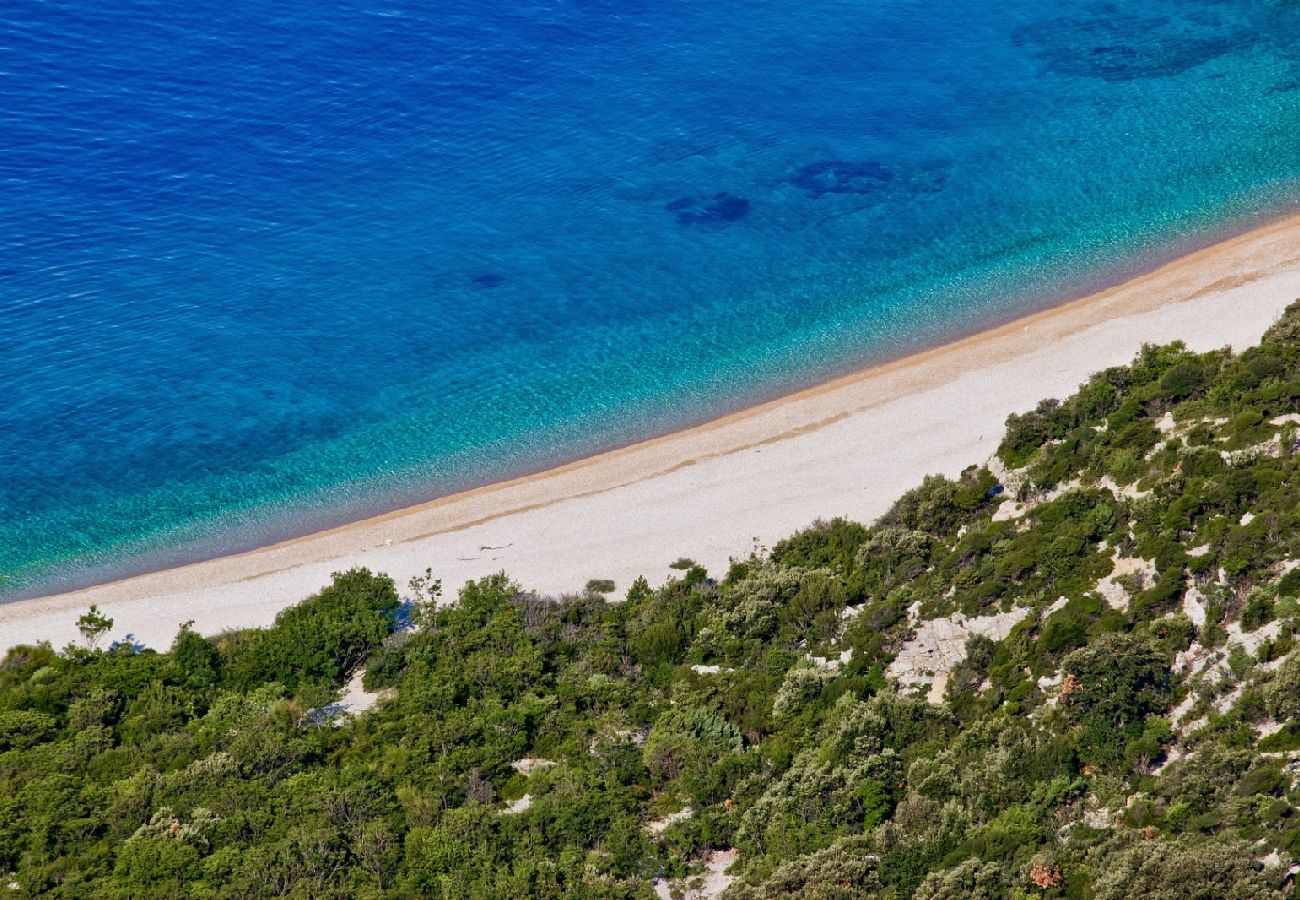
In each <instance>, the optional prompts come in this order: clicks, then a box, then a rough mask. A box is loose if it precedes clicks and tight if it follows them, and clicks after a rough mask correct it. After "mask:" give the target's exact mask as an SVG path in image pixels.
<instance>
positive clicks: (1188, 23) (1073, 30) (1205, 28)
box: [1013, 3, 1258, 82]
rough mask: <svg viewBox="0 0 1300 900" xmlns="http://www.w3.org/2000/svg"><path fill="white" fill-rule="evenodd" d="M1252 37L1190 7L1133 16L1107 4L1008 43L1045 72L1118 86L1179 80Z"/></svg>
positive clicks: (1215, 13)
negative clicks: (1023, 50) (1021, 48)
mask: <svg viewBox="0 0 1300 900" xmlns="http://www.w3.org/2000/svg"><path fill="white" fill-rule="evenodd" d="M1198 6H1201V8H1197V7H1198ZM1257 37H1258V36H1254V35H1250V34H1243V33H1241V29H1240V28H1237V27H1233V25H1232V24H1231V23H1230V22H1228V21H1225V19H1224V18H1223V13H1222V12H1221V11H1219V10H1215V9H1213V8H1211V7H1209V6H1204V5H1200V4H1196V3H1189V4H1187V5H1186V6H1185V7H1183V8H1180V10H1179V12H1178V14H1177V15H1173V16H1150V15H1147V16H1142V15H1136V14H1133V13H1129V12H1125V11H1123V10H1122V9H1120V8H1118V7H1115V6H1113V5H1111V4H1108V3H1107V4H1098V5H1097V6H1095V7H1094V8H1093V9H1092V11H1091V14H1090V15H1087V16H1082V17H1076V18H1064V19H1051V20H1048V21H1043V22H1036V23H1034V24H1032V25H1027V26H1025V27H1023V28H1020V29H1018V30H1017V31H1016V32H1015V34H1014V35H1013V40H1015V42H1016V43H1017V44H1020V45H1022V46H1025V47H1027V48H1028V49H1029V50H1030V51H1031V52H1032V53H1033V55H1034V56H1035V57H1036V58H1037V59H1038V61H1039V64H1040V65H1041V66H1042V68H1044V69H1045V70H1047V71H1049V72H1055V73H1057V74H1060V75H1073V76H1079V77H1087V78H1101V79H1104V80H1106V81H1117V82H1118V81H1137V80H1140V79H1147V78H1163V77H1166V76H1170V75H1180V74H1182V73H1183V72H1186V71H1189V70H1191V69H1194V68H1196V67H1197V66H1200V65H1202V64H1203V63H1207V62H1209V61H1210V60H1212V59H1215V58H1216V57H1218V56H1222V55H1223V54H1225V53H1228V52H1230V51H1232V50H1233V49H1236V48H1239V47H1241V46H1244V45H1247V44H1249V43H1250V42H1252V41H1253V40H1255V39H1257Z"/></svg>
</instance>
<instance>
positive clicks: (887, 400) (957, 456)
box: [0, 215, 1300, 651]
mask: <svg viewBox="0 0 1300 900" xmlns="http://www.w3.org/2000/svg"><path fill="white" fill-rule="evenodd" d="M1296 297H1300V215H1293V216H1290V217H1286V218H1283V219H1280V220H1276V221H1273V222H1271V223H1269V224H1267V225H1264V226H1261V227H1257V228H1254V229H1252V230H1249V231H1246V232H1244V233H1240V234H1237V235H1236V236H1234V237H1229V238H1228V239H1226V240H1223V241H1220V242H1218V243H1214V244H1211V245H1209V246H1206V247H1204V248H1202V249H1199V250H1196V251H1194V252H1192V253H1189V254H1187V255H1185V256H1181V257H1178V258H1176V259H1174V260H1172V261H1169V262H1166V263H1164V264H1162V265H1160V266H1158V267H1157V268H1155V269H1154V270H1152V271H1150V272H1147V273H1145V274H1141V275H1138V276H1136V277H1134V278H1131V279H1129V280H1126V281H1123V282H1122V283H1120V284H1117V285H1115V286H1112V287H1108V288H1106V289H1104V290H1101V291H1099V292H1096V293H1093V294H1090V295H1088V296H1085V297H1082V298H1079V299H1075V300H1070V301H1066V302H1063V303H1060V304H1057V305H1054V306H1051V307H1049V308H1047V309H1043V310H1039V311H1037V312H1034V313H1031V314H1029V315H1026V316H1023V317H1020V318H1016V319H1012V320H1010V321H1008V322H1005V323H1002V324H1000V325H997V326H995V327H992V328H989V329H986V330H983V331H979V332H976V333H974V334H971V335H968V336H965V337H962V338H959V339H957V340H954V341H952V342H950V343H946V344H943V345H940V346H938V347H934V348H930V349H927V350H923V351H920V352H918V353H915V354H912V355H908V356H904V357H901V358H899V359H896V360H893V361H890V362H885V363H882V364H879V365H875V366H871V367H868V368H865V369H862V370H859V371H856V372H853V373H850V374H847V375H841V376H839V377H837V378H833V379H831V380H829V381H826V382H824V383H822V384H818V385H815V386H812V387H808V388H804V389H802V390H798V391H795V392H793V393H790V394H787V395H784V396H781V397H778V398H775V399H772V400H768V401H766V402H763V403H759V404H756V405H754V406H750V407H747V408H745V409H742V410H739V411H737V412H733V413H730V414H727V415H724V416H721V417H719V418H717V419H713V420H710V421H708V422H705V423H702V424H699V425H695V426H692V427H688V428H685V429H682V430H679V431H675V432H670V433H668V434H665V435H661V436H659V437H654V438H650V439H648V440H645V441H640V442H637V443H633V444H629V445H626V446H623V447H618V448H615V449H612V450H608V451H605V452H603V453H599V454H596V455H594V456H589V457H585V458H582V459H578V460H575V461H572V462H569V463H565V464H563V465H560V466H557V467H555V468H552V469H547V470H545V471H542V472H538V473H535V474H531V475H526V476H522V477H518V478H514V479H510V480H507V481H502V482H496V483H493V484H489V485H485V486H482V487H478V488H473V489H471V490H468V491H463V492H459V493H456V494H451V495H448V496H445V497H442V498H439V499H434V500H430V501H427V502H425V503H420V504H417V505H414V506H408V507H404V508H400V509H396V510H393V511H390V512H386V513H381V514H379V515H376V516H371V517H367V518H363V519H360V520H357V521H353V522H349V523H346V524H343V525H339V526H335V527H332V528H328V529H325V530H322V531H317V532H313V533H310V534H306V535H302V536H299V537H294V538H290V539H287V540H284V541H280V542H277V543H273V544H269V545H267V546H263V547H259V548H256V549H252V550H246V551H242V552H239V553H235V554H231V555H227V556H220V557H215V558H211V559H206V560H202V561H199V562H193V563H188V564H185V565H181V566H177V567H175V568H168V569H162V570H159V571H154V572H149V573H146V574H141V575H134V576H131V577H128V578H123V579H119V580H115V581H109V582H106V583H102V584H97V585H94V586H91V587H86V588H81V589H77V590H72V591H67V592H63V593H57V594H48V595H44V596H41V597H36V598H32V599H26V600H15V601H12V602H8V603H5V604H3V605H0V651H2V650H3V649H5V648H7V647H9V646H13V645H14V644H18V643H31V642H34V641H36V640H40V639H48V640H51V641H52V642H53V643H54V644H55V645H56V646H61V645H62V644H64V643H66V642H67V641H68V640H71V639H73V638H74V637H75V636H76V629H75V619H76V617H77V616H78V615H80V613H81V612H83V611H84V610H85V609H86V607H88V606H89V605H90V604H91V603H96V604H98V605H99V607H100V609H101V610H102V611H103V612H104V613H105V614H107V615H109V616H112V617H114V618H115V619H117V621H116V622H115V627H114V628H113V631H112V637H113V638H121V637H123V636H124V635H125V634H127V633H131V634H133V635H134V636H135V638H136V639H137V640H140V641H143V642H144V643H145V644H147V645H149V646H153V647H158V648H162V647H165V646H167V645H168V644H169V643H170V641H171V639H172V637H173V636H174V634H175V632H176V628H177V626H178V625H179V623H180V622H183V621H186V620H188V619H194V620H195V627H196V628H197V629H198V630H199V631H201V632H204V633H214V632H217V631H220V630H224V629H228V628H232V627H247V626H253V625H263V624H267V623H269V622H270V621H271V619H272V618H273V617H274V615H275V613H276V612H278V611H279V610H280V609H281V608H283V607H284V606H286V605H289V604H290V603H293V602H296V601H297V600H300V599H302V598H303V597H305V596H307V595H308V594H310V593H312V592H313V591H315V590H317V589H319V588H320V587H321V586H322V585H323V584H324V583H325V582H326V581H327V579H328V576H329V573H330V572H332V571H336V570H339V569H343V568H348V567H350V566H352V565H369V566H370V568H372V569H375V570H378V571H387V572H389V573H390V574H392V575H393V576H394V578H395V579H396V580H397V582H398V585H399V588H400V587H404V585H405V582H406V580H407V579H408V578H409V577H410V576H411V575H413V574H416V573H418V572H423V571H424V569H425V568H427V567H432V568H433V570H434V574H435V577H442V579H443V581H444V585H445V586H446V595H448V596H454V595H455V591H456V589H457V588H458V587H459V585H460V584H462V583H463V582H464V581H465V580H467V579H469V578H476V577H481V576H482V575H486V574H490V573H491V572H495V571H500V570H502V569H504V570H505V571H507V572H508V573H509V574H510V575H511V576H512V577H513V578H515V579H516V580H518V581H519V582H520V583H521V584H522V585H523V586H524V587H525V588H528V589H537V590H539V591H541V592H543V593H560V592H563V591H566V590H567V591H577V590H581V589H582V586H583V585H584V584H585V583H586V581H587V580H588V579H591V578H613V579H614V580H615V582H616V583H617V591H616V594H621V593H622V592H623V591H625V590H626V588H627V586H628V584H630V582H631V580H632V578H634V577H635V576H636V575H637V574H644V575H646V576H647V577H648V578H649V579H650V580H651V581H652V583H658V582H660V581H662V580H663V579H664V578H666V577H667V575H668V574H670V570H669V569H668V568H667V565H668V563H669V562H671V561H672V560H674V559H676V558H678V557H679V556H691V557H692V558H694V559H697V560H698V561H699V562H701V563H703V564H705V565H706V566H708V568H709V569H710V570H711V571H712V572H713V573H714V574H721V572H722V570H723V568H724V567H725V564H726V561H727V560H728V559H729V558H731V557H734V556H741V555H745V554H746V553H748V552H749V550H750V549H751V548H752V547H753V546H754V543H755V542H759V543H766V544H769V545H770V543H771V542H772V541H774V540H777V539H780V538H782V537H785V536H787V535H788V534H789V533H791V532H793V531H795V530H797V529H798V528H801V527H804V526H806V525H808V524H810V523H811V522H812V521H813V519H815V518H818V517H822V518H830V517H832V516H836V515H845V516H848V517H850V518H856V519H859V520H863V521H870V520H871V519H874V518H875V517H877V516H878V515H879V514H881V513H883V512H884V511H885V509H887V508H888V505H889V504H890V503H892V501H893V500H894V499H895V498H897V496H898V495H900V494H901V493H902V492H903V491H905V490H907V489H908V488H910V487H912V486H913V485H914V484H916V483H918V482H919V480H920V478H921V477H922V476H923V475H925V474H928V473H930V472H943V473H944V474H947V475H955V474H956V473H957V472H959V471H960V470H961V469H962V468H964V467H965V466H967V465H969V464H972V463H980V462H983V461H984V460H985V459H987V458H988V456H989V455H990V454H991V453H992V451H993V450H994V449H996V446H997V442H998V440H999V439H1000V436H1001V431H1002V424H1003V422H1004V420H1005V418H1006V415H1007V413H1010V412H1014V411H1021V410H1023V409H1025V408H1028V407H1030V406H1032V405H1033V404H1034V403H1036V402H1037V401H1038V400H1039V399H1041V398H1043V397H1047V396H1062V395H1064V394H1066V393H1069V392H1071V391H1073V389H1074V387H1075V386H1076V385H1077V384H1078V383H1080V382H1081V381H1083V380H1084V379H1086V378H1087V377H1088V376H1089V375H1090V374H1091V373H1092V372H1094V371H1096V370H1099V369H1101V368H1105V367H1107V366H1110V365H1117V364H1120V363H1123V362H1127V361H1128V360H1129V359H1131V357H1132V355H1133V353H1134V352H1135V351H1136V350H1137V348H1138V347H1139V346H1140V345H1141V344H1142V343H1165V342H1168V341H1170V340H1175V339H1182V340H1184V341H1185V342H1187V343H1188V345H1189V346H1191V347H1192V348H1193V349H1197V350H1207V349H1212V348H1216V347H1220V346H1223V345H1225V344H1231V345H1233V346H1234V347H1235V348H1236V349H1241V348H1242V347H1243V346H1246V345H1248V344H1250V343H1253V342H1254V341H1255V340H1257V339H1258V337H1259V335H1260V334H1261V333H1262V332H1263V330H1264V329H1265V328H1267V326H1268V325H1269V324H1271V322H1272V321H1273V320H1274V319H1275V318H1276V316H1277V313H1278V312H1280V311H1281V309H1283V308H1285V306H1286V305H1287V304H1288V303H1289V302H1290V301H1291V300H1293V299H1295V298H1296ZM976 435H978V436H976ZM903 446H907V447H909V448H910V449H909V450H908V451H907V452H903V453H900V452H899V448H900V447H903ZM865 449H871V450H873V451H874V455H869V454H864V453H863V452H862V451H863V450H865ZM765 451H766V453H765Z"/></svg>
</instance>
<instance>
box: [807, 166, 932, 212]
mask: <svg viewBox="0 0 1300 900" xmlns="http://www.w3.org/2000/svg"><path fill="white" fill-rule="evenodd" d="M948 168H949V164H948V163H947V162H934V163H926V164H923V165H914V166H893V165H886V164H885V163H882V162H878V161H875V160H866V161H855V160H844V159H820V160H817V161H816V162H811V163H808V164H807V165H804V166H800V167H799V168H798V169H796V170H795V173H794V174H793V175H792V176H790V183H791V184H793V185H794V186H795V187H797V188H800V189H801V190H803V191H804V192H806V193H807V194H808V196H809V197H813V198H821V197H825V196H828V195H832V194H845V195H853V196H857V197H866V198H868V199H870V200H872V201H876V202H883V201H885V200H887V199H891V198H898V199H902V200H910V199H912V198H914V197H916V196H918V195H920V194H930V193H934V192H935V191H938V190H941V189H942V188H943V185H944V182H945V181H947V178H948Z"/></svg>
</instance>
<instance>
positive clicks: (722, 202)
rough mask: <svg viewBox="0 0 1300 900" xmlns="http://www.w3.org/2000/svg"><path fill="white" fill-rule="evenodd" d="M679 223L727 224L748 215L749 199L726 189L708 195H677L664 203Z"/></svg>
mask: <svg viewBox="0 0 1300 900" xmlns="http://www.w3.org/2000/svg"><path fill="white" fill-rule="evenodd" d="M664 209H665V210H667V211H668V212H670V213H672V214H673V215H674V216H675V217H676V219H677V224H679V225H728V224H730V223H732V222H739V221H740V220H741V219H743V218H745V216H747V215H749V201H748V200H747V199H745V198H744V197H737V196H736V195H735V194H728V193H727V192H726V191H719V192H718V193H716V194H713V195H712V196H708V197H678V198H677V199H676V200H673V201H672V202H670V203H667V204H665V205H664Z"/></svg>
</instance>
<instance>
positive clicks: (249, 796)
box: [0, 303, 1300, 900]
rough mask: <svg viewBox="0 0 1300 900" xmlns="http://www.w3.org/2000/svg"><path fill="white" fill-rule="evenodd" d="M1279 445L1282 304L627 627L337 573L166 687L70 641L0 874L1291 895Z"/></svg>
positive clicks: (170, 675) (1294, 820) (658, 593)
mask: <svg viewBox="0 0 1300 900" xmlns="http://www.w3.org/2000/svg"><path fill="white" fill-rule="evenodd" d="M1297 423H1300V303H1297V304H1296V305H1293V306H1292V307H1291V309H1290V310H1289V311H1288V313H1287V315H1286V316H1285V317H1284V318H1283V319H1282V320H1281V321H1279V322H1278V323H1277V325H1275V326H1274V327H1273V328H1272V329H1271V330H1270V331H1269V333H1268V334H1267V335H1266V336H1265V338H1264V341H1263V342H1262V344H1261V345H1260V346H1258V347H1255V348H1252V349H1250V350H1247V351H1245V352H1243V353H1241V354H1239V355H1232V354H1230V353H1227V352H1220V353H1210V354H1200V355H1197V354H1191V353H1188V352H1186V351H1185V350H1183V349H1182V348H1180V347H1178V346H1170V347H1161V348H1147V349H1146V350H1144V351H1143V352H1142V353H1141V354H1140V355H1139V356H1138V358H1137V359H1136V360H1135V361H1134V362H1133V363H1132V365H1130V366H1128V367H1124V368H1117V369H1110V370H1107V371H1105V372H1101V373H1099V374H1097V375H1096V376H1095V377H1093V378H1092V379H1091V380H1090V381H1089V382H1088V383H1087V384H1085V385H1083V386H1082V387H1081V388H1080V390H1079V391H1078V393H1076V394H1075V395H1074V396H1072V397H1070V398H1068V399H1066V400H1064V401H1061V402H1056V401H1045V402H1044V403H1042V404H1041V405H1040V406H1039V408H1038V409H1037V410H1035V411H1034V412H1031V413H1029V414H1026V415H1023V416H1013V417H1012V418H1011V420H1009V421H1008V423H1007V433H1006V437H1005V439H1004V440H1003V443H1002V445H1001V448H1000V450H999V453H998V456H997V457H996V458H995V459H993V460H990V461H989V462H988V464H987V465H986V466H982V467H979V466H977V467H972V468H970V469H969V470H967V472H966V473H965V474H964V475H963V476H962V478H961V479H959V480H958V481H949V480H947V479H944V478H940V477H933V478H929V479H927V480H926V481H925V482H924V483H923V484H922V485H920V486H919V487H916V488H914V489H912V490H910V491H908V492H907V493H905V494H903V495H902V496H901V497H900V499H899V500H898V502H897V504H896V505H895V506H894V507H893V509H892V510H891V511H890V512H889V513H888V514H887V515H886V516H885V517H884V518H883V519H882V520H881V521H880V522H878V523H875V524H874V525H872V526H870V527H866V526H863V525H859V524H855V523H851V522H846V521H842V520H836V521H832V522H819V523H814V524H813V525H812V526H811V527H809V528H808V529H806V530H805V531H803V532H800V533H799V534H796V535H794V536H792V537H790V538H789V539H787V540H785V541H783V542H781V543H780V544H778V545H777V546H775V547H773V548H770V549H767V548H756V550H755V553H754V554H753V556H751V557H750V558H748V559H744V560H738V561H736V562H734V563H733V565H732V566H731V568H730V570H729V571H727V572H725V573H721V572H719V573H709V572H706V571H704V570H703V569H701V568H700V567H698V566H695V565H693V564H692V563H691V561H689V560H682V561H680V562H679V564H678V568H679V571H680V573H681V574H680V577H679V578H676V579H674V580H672V581H670V582H669V583H668V584H666V585H664V586H663V587H661V588H659V589H651V588H650V587H649V586H648V585H647V584H646V583H645V582H644V581H638V582H637V583H635V584H633V585H631V586H623V585H620V586H618V587H619V588H620V591H619V593H620V594H622V595H625V596H624V597H620V598H619V600H620V602H612V601H613V599H614V593H613V588H612V587H611V586H610V585H609V584H602V583H599V582H593V583H592V584H590V585H588V587H587V590H586V591H585V592H583V593H582V594H581V595H579V596H572V597H564V598H558V599H554V598H544V597H538V596H535V595H533V594H530V593H528V592H527V591H526V590H523V589H521V587H520V586H518V585H515V584H514V583H512V582H511V580H510V579H509V577H508V576H507V575H505V574H502V575H499V576H496V577H493V578H489V579H485V580H483V581H480V582H476V583H471V584H468V585H465V586H464V587H463V588H461V589H460V591H459V595H458V598H457V599H456V601H455V602H453V603H439V602H438V601H439V599H440V595H441V590H442V586H441V585H440V584H439V583H438V582H436V581H435V580H434V578H435V576H436V571H431V573H430V575H429V576H428V577H427V578H426V579H420V580H417V581H416V582H414V583H413V584H412V585H410V586H409V587H408V588H407V589H406V590H404V591H400V592H399V590H398V588H397V586H396V585H394V584H393V583H392V581H391V580H390V579H388V578H386V577H385V576H383V575H375V574H372V573H370V572H368V571H365V570H353V571H350V572H346V573H341V574H340V575H338V576H336V578H335V581H334V583H333V584H332V585H331V586H329V587H327V588H325V589H324V590H322V591H321V592H320V593H319V594H317V595H315V596H313V597H311V598H308V599H307V600H305V601H304V603H303V604H301V605H300V606H297V607H293V608H291V609H289V610H286V611H285V612H284V613H282V614H281V615H280V616H279V618H278V619H277V620H276V624H275V625H274V626H273V627H271V628H269V629H264V630H256V631H245V632H237V633H229V634H224V635H220V636H216V637H212V638H205V637H202V636H200V635H198V634H196V633H194V632H193V631H190V630H188V629H183V630H182V631H181V633H180V634H179V635H178V636H177V638H176V642H175V644H174V645H173V646H172V647H171V649H170V650H169V651H168V652H155V651H153V650H150V649H144V648H139V647H133V646H130V645H116V646H114V647H111V648H107V649H100V648H97V647H95V646H94V645H95V643H96V642H95V637H96V634H97V633H98V631H99V629H98V628H97V627H96V622H95V620H94V617H93V616H88V617H87V619H86V620H85V625H86V629H85V630H86V634H87V640H86V642H85V644H86V645H85V646H80V647H68V648H64V649H63V650H56V649H54V648H51V647H49V646H40V647H21V648H17V649H15V650H12V651H11V652H10V653H9V654H8V655H7V657H6V658H5V659H4V661H3V663H0V873H12V874H10V875H8V876H7V877H6V878H5V879H3V881H4V882H8V888H9V890H8V893H9V895H10V896H14V897H21V896H28V895H41V894H50V895H54V896H68V897H90V896H94V897H118V896H120V897H138V896H150V897H169V896H176V897H181V896H186V897H189V896H197V897H207V896H210V897H232V896H233V897H261V896H296V897H340V898H342V897H370V896H374V897H378V896H395V897H413V896H445V897H467V896H468V897H522V896H572V897H592V898H596V897H600V898H605V897H629V898H631V897H646V898H648V897H652V896H655V895H656V893H658V894H659V895H660V896H675V895H681V894H682V892H683V891H686V890H694V889H693V888H691V885H692V884H693V883H696V884H697V885H698V886H699V889H700V890H704V891H707V893H709V894H713V893H716V891H717V890H719V889H721V888H723V887H724V886H726V888H725V894H724V896H725V897H727V898H731V900H748V898H769V897H770V898H776V897H786V896H793V895H797V896H802V897H813V898H840V897H845V898H847V897H882V898H907V897H917V898H931V900H937V898H967V897H976V898H979V897H989V898H992V897H1022V898H1028V897H1043V898H1051V897H1072V898H1099V900H1101V898H1119V897H1127V896H1134V895H1142V896H1146V897H1149V898H1182V897H1206V898H1219V897H1232V898H1266V897H1282V896H1289V895H1290V894H1291V891H1292V879H1293V877H1294V874H1295V873H1296V872H1297V871H1300V864H1298V863H1300V788H1298V786H1297V782H1296V778H1297V770H1298V769H1300V648H1294V649H1293V646H1294V637H1293V635H1294V631H1295V629H1296V625H1297V622H1300V604H1298V600H1297V597H1298V596H1300V531H1298V530H1297V525H1300V439H1298V435H1300V431H1298V429H1297ZM900 452H906V448H905V447H904V448H900ZM900 487H902V486H900ZM628 515H636V511H635V510H628ZM432 563H436V561H431V564H432ZM362 667H364V672H365V675H364V690H362V686H361V685H358V684H357V683H356V682H355V679H354V680H353V681H352V684H351V686H350V689H349V691H348V695H347V699H346V700H345V701H343V702H341V703H335V701H336V699H337V698H338V696H339V693H340V690H341V689H342V687H343V685H344V684H345V683H348V682H349V680H350V679H351V678H352V676H353V674H354V673H355V672H357V671H359V670H360V669H361V668H362ZM728 866H729V867H730V868H729V870H728ZM724 870H727V871H726V872H724ZM693 879H698V882H693ZM727 885H729V886H727Z"/></svg>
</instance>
